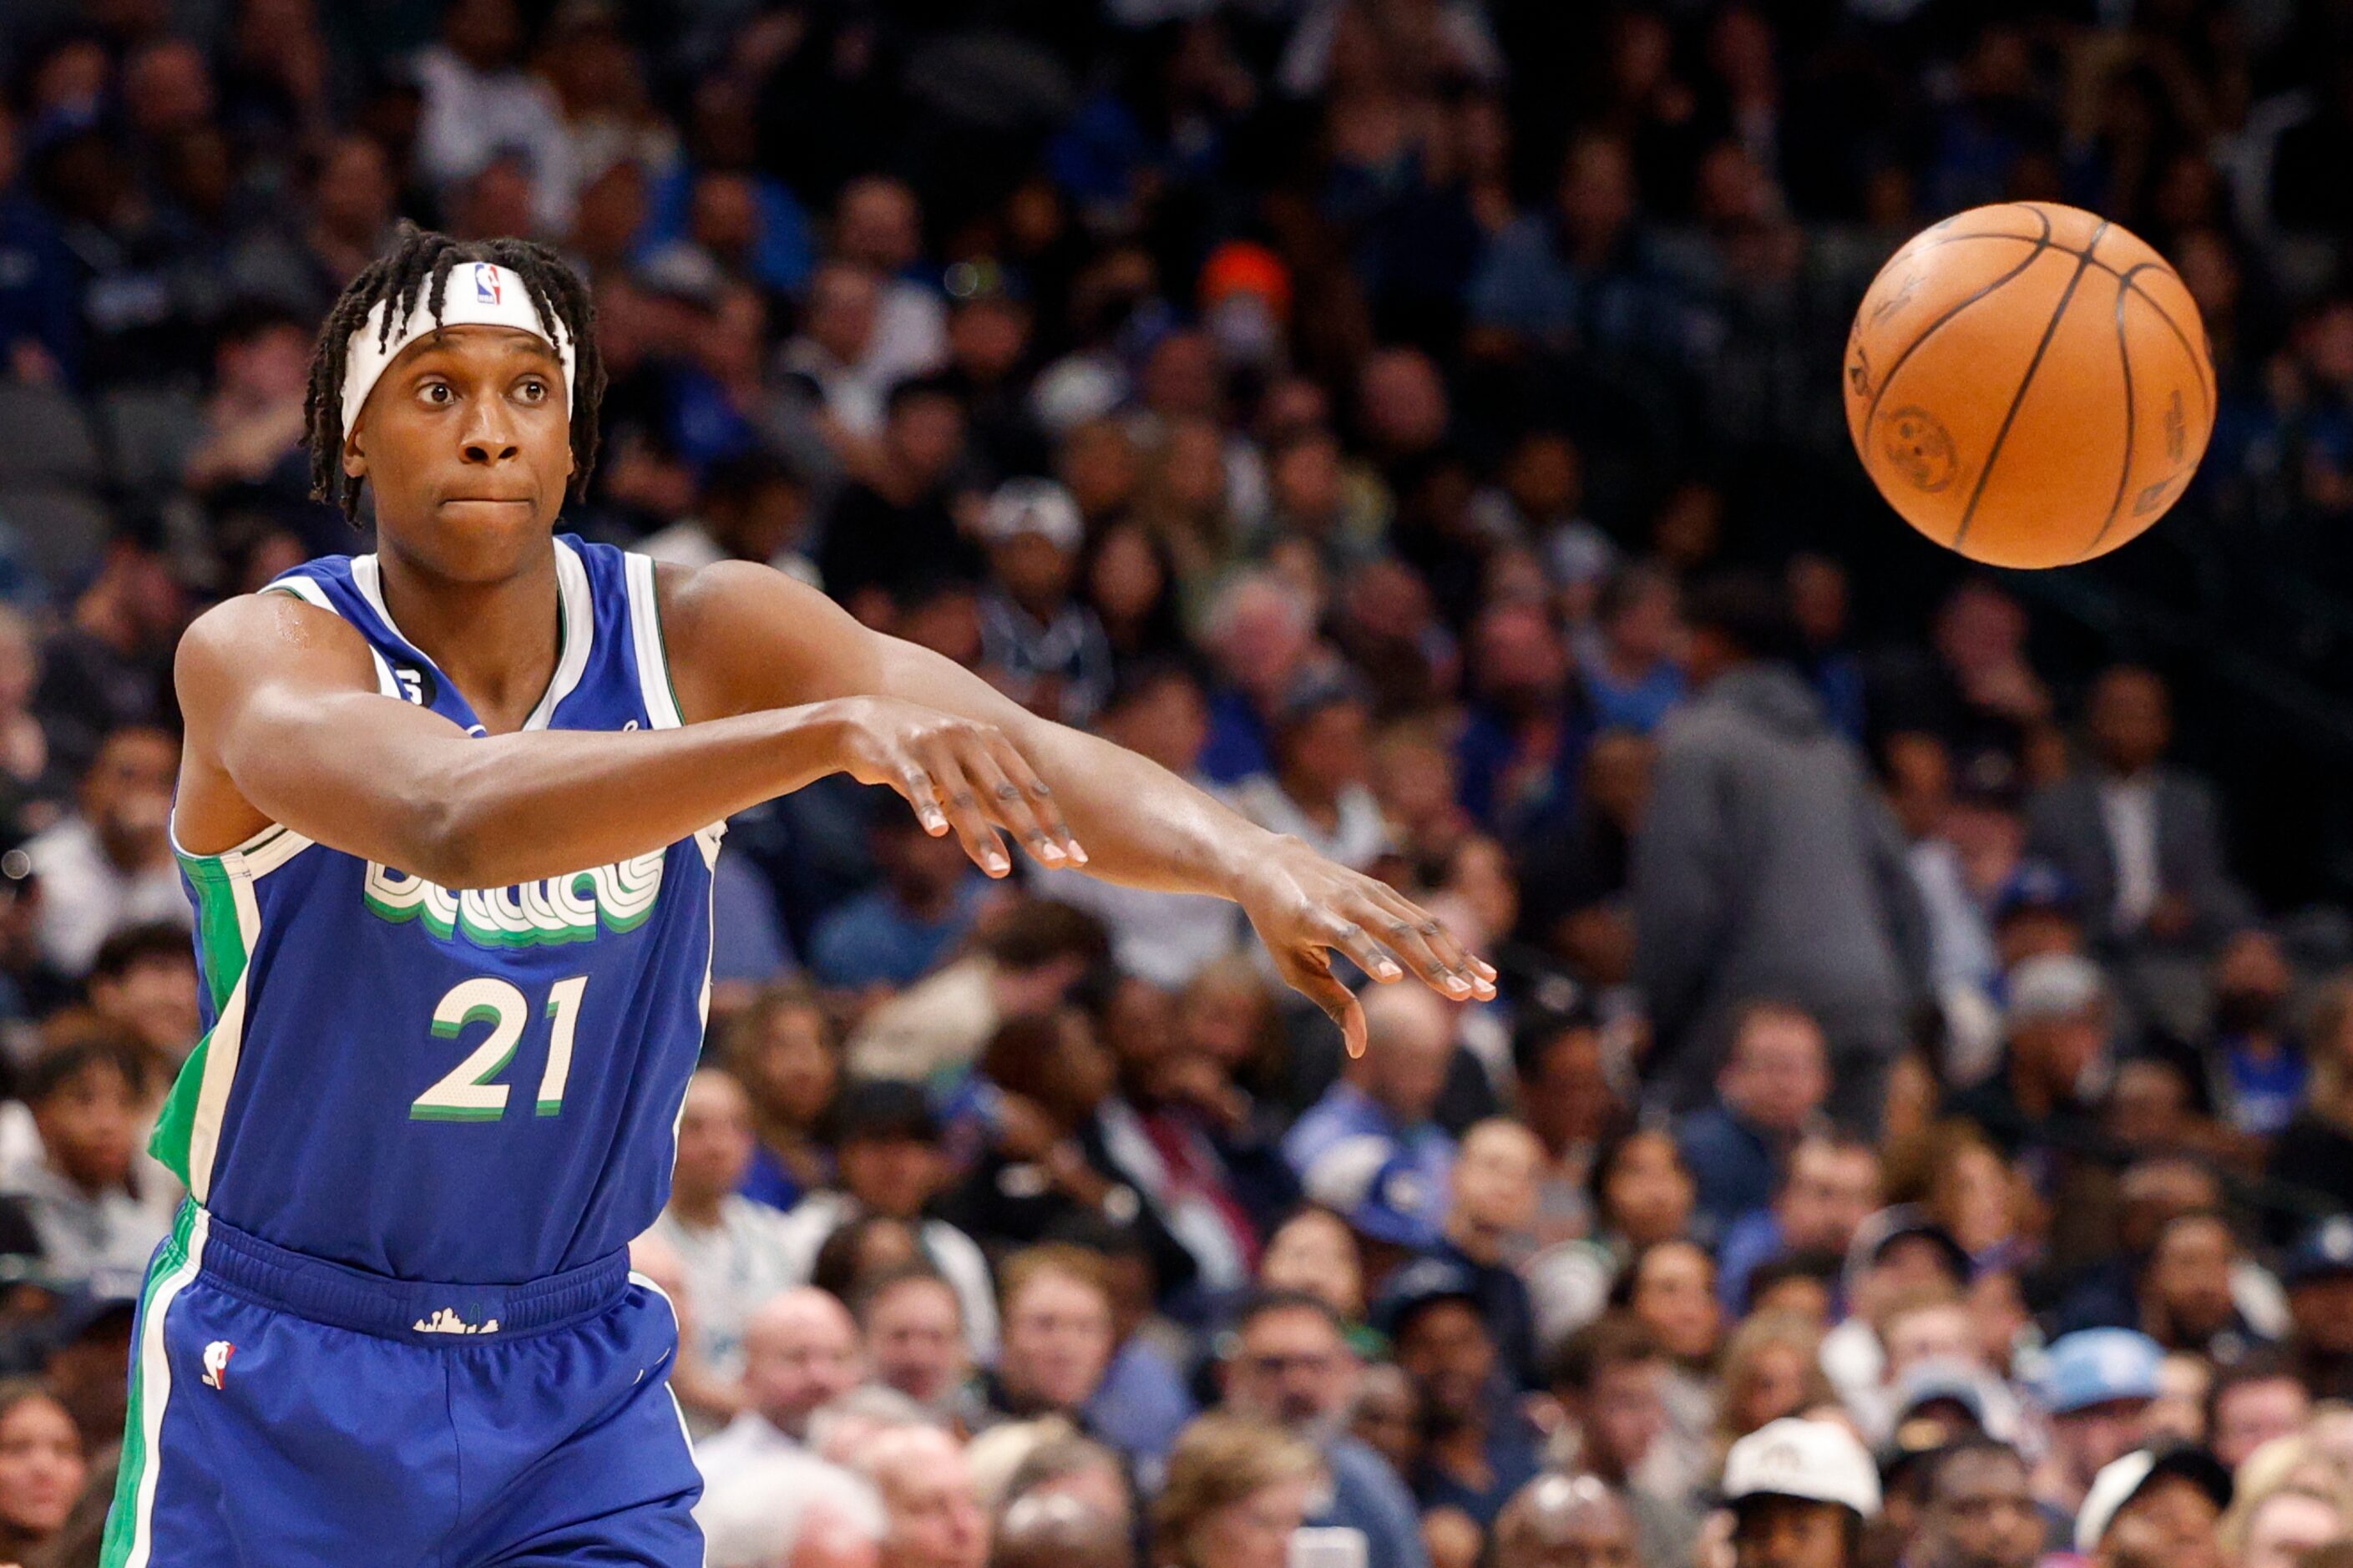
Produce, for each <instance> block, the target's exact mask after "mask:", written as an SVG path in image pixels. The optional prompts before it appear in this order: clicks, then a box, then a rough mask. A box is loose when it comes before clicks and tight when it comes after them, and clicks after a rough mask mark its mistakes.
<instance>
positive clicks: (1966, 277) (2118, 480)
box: [1845, 202, 2214, 566]
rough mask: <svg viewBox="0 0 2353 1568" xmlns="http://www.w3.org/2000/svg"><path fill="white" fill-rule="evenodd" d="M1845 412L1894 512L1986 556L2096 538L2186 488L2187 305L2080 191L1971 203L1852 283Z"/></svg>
mask: <svg viewBox="0 0 2353 1568" xmlns="http://www.w3.org/2000/svg"><path fill="white" fill-rule="evenodd" d="M1845 383H1846V423H1847V430H1848V432H1849V433H1850V434H1851V435H1852V436H1853V437H1854V449H1855V450H1856V451H1857V452H1859V453H1861V454H1862V466H1863V467H1864V468H1868V469H1870V470H1871V478H1872V481H1873V483H1874V484H1876V485H1877V486H1878V487H1879V493H1880V494H1881V495H1883V496H1885V497H1886V498H1887V501H1888V504H1889V505H1890V506H1893V507H1894V509H1895V510H1897V511H1899V512H1901V513H1903V514H1904V520H1905V521H1906V522H1909V523H1910V524H1911V525H1912V526H1913V527H1915V528H1916V529H1918V530H1919V531H1921V532H1923V533H1925V534H1926V535H1927V536H1928V537H1929V538H1931V539H1933V540H1935V541H1936V542H1937V543H1939V544H1944V545H1949V546H1950V547H1951V548H1953V549H1955V550H1957V551H1959V552H1961V553H1962V554H1964V555H1966V556H1968V557H1969V559H1971V560H1972V561H1982V562H1985V563H1988V564H1989V565H1994V566H2063V565H2066V564H2067V563H2070V562H2074V561H2087V560H2089V559H2091V558H2092V557H2093V556H2094V555H2103V554H2105V553H2106V552H2109V551H2111V550H2114V549H2115V548H2116V546H2117V545H2119V544H2122V543H2123V542H2125V541H2126V540H2128V539H2131V538H2132V537H2134V536H2135V535H2136V534H2138V533H2139V532H2140V531H2142V530H2143V529H2145V528H2147V526H2148V525H2149V524H2150V523H2152V522H2155V521H2157V520H2158V518H2160V517H2162V516H2164V515H2165V510H2166V508H2168V507H2169V506H2171V505H2172V504H2173V503H2174V502H2175V501H2176V500H2179V499H2180V495H2181V492H2182V490H2183V489H2184V488H2186V487H2187V486H2188V485H2189V476H2190V475H2191V474H2192V473H2194V472H2196V471H2197V468H2198V459H2199V458H2201V457H2203V456H2204V455H2205V453H2206V441H2207V437H2210V436H2211V435H2212V434H2213V433H2214V364H2213V360H2212V358H2211V356H2210V355H2209V354H2208V353H2207V350H2206V328H2205V325H2204V323H2203V322H2201V321H2200V320H2199V319H2198V307H2197V305H2196V304H2195V303H2193V302H2192V301H2191V300H2190V298H2189V289H2185V288H2183V287H2182V284H2181V279H2179V277H2177V276H2176V275H2175V273H2174V270H2173V268H2171V267H2169V266H2168V265H2166V262H2165V259H2164V258H2162V257H2160V256H2158V253H2157V252H2156V251H2154V250H2151V249H2150V248H2149V247H2147V245H2144V244H2143V243H2141V241H2140V240H2138V239H2137V238H2136V237H2133V236H2132V235H2130V234H2127V233H2126V232H2125V231H2124V230H2123V229H2121V228H2118V227H2117V226H2116V225H2115V224H2112V223H2109V222H2107V221H2106V220H2105V219H2103V218H2099V217H2095V216H2093V215H2092V214H2090V213H2087V212H2082V211H2079V210H2078V209H2076V208H2074V207H2063V206H2057V205H2052V204H2051V203H2048V202H2010V203H2008V204H2006V205H2001V206H1992V207H1976V208H1973V209H1971V210H1970V211H1968V212H1965V213H1961V214H1958V215H1957V216H1953V217H1948V218H1947V219H1946V220H1945V221H1944V222H1942V223H1940V224H1938V225H1936V226H1935V227H1933V228H1930V229H1926V230H1924V231H1923V232H1921V233H1920V234H1917V235H1915V236H1914V237H1913V238H1912V240H1911V242H1910V243H1908V244H1907V245H1905V247H1904V248H1903V249H1901V250H1899V251H1897V252H1896V253H1895V254H1894V256H1893V257H1891V258H1888V262H1887V265H1886V266H1885V267H1883V268H1880V271H1879V276H1878V277H1877V278H1875V279H1873V280H1872V284H1871V289H1870V290H1869V292H1867V293H1865V294H1864V295H1863V297H1862V309H1861V310H1858V311H1857V312H1856V313H1855V318H1854V331H1852V333H1851V334H1850V335H1849V336H1848V339H1847V347H1846V374H1845Z"/></svg>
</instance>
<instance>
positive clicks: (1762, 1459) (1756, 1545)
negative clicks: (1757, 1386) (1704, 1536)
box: [1724, 1415, 1879, 1568]
mask: <svg viewBox="0 0 2353 1568" xmlns="http://www.w3.org/2000/svg"><path fill="white" fill-rule="evenodd" d="M1724 1500H1725V1502H1726V1503H1727V1504H1728V1505H1730V1507H1731V1509H1732V1514H1733V1525H1732V1560H1733V1563H1734V1564H1735V1568H1856V1563H1857V1561H1858V1553H1859V1552H1860V1551H1861V1549H1862V1530H1863V1526H1864V1525H1865V1524H1867V1523H1869V1522H1870V1521H1872V1520H1873V1519H1875V1518H1877V1517H1878V1514H1879V1472H1878V1471H1877V1469H1876V1468H1873V1465H1872V1462H1871V1456H1870V1455H1869V1454H1867V1453H1865V1452H1864V1451H1863V1447H1862V1444H1861V1443H1859V1442H1857V1441H1856V1440H1855V1436H1854V1434H1853V1433H1852V1432H1850V1431H1848V1430H1847V1429H1846V1428H1845V1427H1844V1426H1840V1425H1838V1424H1837V1423H1836V1422H1832V1421H1810V1420H1807V1419H1805V1418H1803V1417H1800V1416H1794V1415H1793V1416H1785V1417H1783V1418H1782V1419H1781V1420H1778V1421H1775V1422H1771V1423H1769V1424H1767V1425H1766V1426H1761V1427H1759V1428H1757V1430H1756V1431H1754V1432H1751V1433H1750V1434H1749V1435H1748V1436H1746V1437H1743V1438H1742V1439H1740V1441H1739V1442H1737V1443H1735V1444H1734V1445H1733V1446H1732V1450H1731V1452H1730V1453H1728V1454H1726V1455H1725V1460H1724Z"/></svg>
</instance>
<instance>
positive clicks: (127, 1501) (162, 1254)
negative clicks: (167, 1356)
mask: <svg viewBox="0 0 2353 1568" xmlns="http://www.w3.org/2000/svg"><path fill="white" fill-rule="evenodd" d="M195 1218H196V1209H195V1205H194V1204H185V1203H184V1204H182V1205H180V1212H179V1217H178V1218H177V1219H175V1220H174V1222H173V1224H172V1238H171V1241H170V1242H169V1243H168V1244H167V1245H165V1246H164V1247H158V1248H156V1251H155V1257H154V1258H153V1260H152V1261H151V1262H150V1263H149V1264H148V1265H147V1283H146V1284H145V1285H144V1286H143V1287H142V1289H140V1292H139V1321H140V1325H141V1329H142V1332H141V1334H140V1336H139V1339H140V1341H143V1340H145V1339H146V1338H147V1335H146V1334H145V1332H144V1329H145V1325H146V1321H147V1319H148V1316H149V1315H150V1314H151V1313H153V1311H154V1310H155V1296H156V1292H157V1291H158V1290H159V1289H162V1287H163V1283H164V1279H165V1278H166V1277H167V1276H169V1275H170V1274H171V1273H172V1272H173V1271H174V1270H175V1269H177V1268H180V1267H181V1266H182V1265H183V1264H185V1263H186V1262H187V1260H188V1237H189V1234H190V1232H191V1231H192V1230H194V1228H195ZM144 1360H145V1358H144V1356H143V1355H142V1350H141V1345H140V1343H139V1342H137V1341H134V1342H133V1343H132V1352H131V1365H132V1373H131V1405H130V1414H129V1415H126V1416H125V1417H124V1418H123V1423H122V1457H121V1461H120V1463H119V1465H118V1467H117V1468H116V1469H115V1472H114V1504H113V1506H112V1507H111V1508H109V1509H108V1510H107V1511H106V1535H105V1538H104V1540H103V1541H102V1542H100V1546H99V1549H98V1561H99V1564H100V1568H121V1564H122V1563H124V1562H125V1561H126V1560H128V1558H129V1557H130V1555H131V1549H132V1544H133V1542H134V1540H135V1538H136V1537H137V1535H138V1532H139V1483H140V1482H141V1481H142V1479H145V1477H146V1474H147V1468H148V1466H149V1465H150V1464H152V1463H153V1460H154V1456H153V1454H151V1453H149V1452H148V1450H147V1420H146V1416H147V1383H148V1375H147V1374H148V1373H149V1371H150V1369H149V1368H148V1367H147V1366H146V1365H145V1364H143V1363H144Z"/></svg>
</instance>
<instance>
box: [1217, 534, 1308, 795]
mask: <svg viewBox="0 0 2353 1568" xmlns="http://www.w3.org/2000/svg"><path fill="white" fill-rule="evenodd" d="M1206 631H1207V635H1206V637H1205V646H1206V647H1208V648H1209V649H1210V651H1211V652H1212V653H1213V655H1214V656H1215V657H1216V658H1217V661H1218V667H1219V675H1220V676H1221V677H1222V678H1223V679H1222V680H1221V682H1220V684H1219V687H1218V689H1216V690H1215V691H1213V692H1211V693H1210V694H1209V738H1208V743H1207V744H1205V745H1204V746H1203V747H1202V748H1201V763H1200V766H1201V772H1202V773H1203V774H1205V775H1206V776H1207V777H1208V778H1209V779H1211V780H1213V781H1215V782H1216V783H1218V784H1235V783H1238V782H1240V780H1242V779H1246V778H1249V777H1250V776H1251V775H1253V774H1256V773H1272V772H1273V771H1274V732H1273V726H1272V723H1271V720H1272V717H1273V714H1274V712H1275V710H1276V709H1277V708H1279V707H1280V706H1281V704H1282V698H1283V694H1284V693H1285V692H1287V691H1289V690H1290V689H1292V687H1293V685H1294V684H1296V678H1297V677H1298V676H1299V674H1300V672H1301V671H1302V670H1303V669H1305V668H1307V667H1308V666H1309V665H1310V664H1311V663H1314V662H1316V661H1317V650H1316V647H1315V611H1314V606H1313V605H1310V604H1309V603H1308V600H1307V596H1306V595H1304V594H1303V593H1301V592H1300V591H1299V589H1298V588H1297V587H1296V586H1295V585H1294V584H1291V583H1289V582H1286V581H1285V580H1284V579H1282V578H1281V577H1278V576H1276V575H1275V574H1273V573H1271V572H1253V573H1250V574H1245V575H1243V576H1240V577H1238V578H1236V579H1234V581H1233V582H1231V583H1230V584H1228V585H1227V586H1226V587H1225V588H1224V589H1222V590H1221V591H1220V592H1219V595H1218V596H1217V599H1216V601H1215V602H1214V603H1212V604H1211V605H1210V606H1209V614H1208V626H1207V628H1206Z"/></svg>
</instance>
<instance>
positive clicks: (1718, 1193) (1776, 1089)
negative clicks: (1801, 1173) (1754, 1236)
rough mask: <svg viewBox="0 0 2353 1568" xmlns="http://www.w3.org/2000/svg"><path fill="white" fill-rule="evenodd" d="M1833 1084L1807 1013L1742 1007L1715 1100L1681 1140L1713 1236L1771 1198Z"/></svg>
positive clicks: (1774, 1006)
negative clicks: (1778, 1174)
mask: <svg viewBox="0 0 2353 1568" xmlns="http://www.w3.org/2000/svg"><path fill="white" fill-rule="evenodd" d="M1830 1087H1831V1086H1830V1063H1829V1061H1828V1059H1827V1050H1826V1047H1825V1046H1824V1043H1823V1040H1822V1034H1821V1030H1820V1029H1819V1028H1818V1027H1816V1026H1815V1024H1814V1021H1813V1019H1812V1018H1811V1017H1810V1016H1809V1015H1808V1014H1807V1013H1806V1012H1805V1011H1804V1010H1803V1009H1802V1008H1798V1007H1791V1006H1788V1005H1783V1004H1780V1003H1775V1002H1753V1003H1750V1004H1749V1005H1746V1006H1745V1007H1743V1008H1742V1009H1741V1010H1740V1012H1739V1014H1738V1015H1737V1016H1736V1017H1735V1018H1734V1020H1733V1023H1732V1034H1731V1044H1730V1045H1729V1046H1728V1047H1726V1054H1725V1062H1724V1067H1723V1068H1722V1069H1721V1070H1719V1071H1718V1072H1717V1073H1716V1076H1715V1100H1714V1101H1713V1102H1712V1103H1710V1104H1709V1105H1707V1106H1706V1107H1705V1108H1704V1109H1702V1110H1699V1111H1697V1112H1695V1113H1694V1114H1693V1115H1691V1116H1688V1117H1686V1118H1684V1120H1683V1125H1682V1129H1681V1131H1679V1132H1678V1134H1677V1137H1676V1142H1678V1143H1679V1144H1680V1145H1681V1146H1682V1149H1683V1163H1684V1164H1686V1165H1688V1166H1690V1167H1691V1170H1692V1173H1693V1174H1694V1175H1695V1176H1697V1177H1698V1178H1699V1207H1700V1213H1701V1214H1702V1215H1703V1216H1704V1218H1705V1220H1706V1222H1707V1224H1708V1226H1709V1228H1710V1229H1711V1231H1713V1232H1714V1233H1715V1234H1717V1235H1722V1234H1723V1232H1724V1230H1725V1227H1726V1226H1730V1225H1731V1224H1732V1223H1733V1222H1734V1221H1735V1220H1736V1219H1738V1218H1739V1217H1740V1216H1741V1215H1745V1214H1747V1213H1748V1212H1749V1211H1750V1210H1752V1209H1759V1208H1763V1207H1764V1206H1765V1205H1767V1203H1769V1202H1770V1201H1771V1200H1772V1196H1773V1188H1774V1184H1775V1177H1776V1175H1777V1173H1778V1172H1779V1171H1780V1170H1781V1168H1782V1166H1783V1165H1784V1164H1785V1163H1786V1162H1787V1160H1788V1154H1789V1151H1790V1150H1791V1149H1792V1148H1794V1147H1795V1146H1796V1143H1797V1140H1798V1137H1799V1134H1800V1133H1802V1132H1803V1131H1805V1130H1806V1126H1807V1121H1808V1119H1809V1118H1810V1117H1811V1116H1812V1115H1813V1114H1814V1113H1815V1112H1816V1111H1817V1110H1820V1107H1821V1104H1822V1101H1823V1100H1825V1099H1826V1098H1827V1097H1828V1096H1829V1093H1830Z"/></svg>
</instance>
